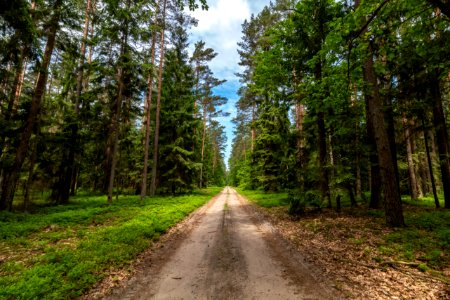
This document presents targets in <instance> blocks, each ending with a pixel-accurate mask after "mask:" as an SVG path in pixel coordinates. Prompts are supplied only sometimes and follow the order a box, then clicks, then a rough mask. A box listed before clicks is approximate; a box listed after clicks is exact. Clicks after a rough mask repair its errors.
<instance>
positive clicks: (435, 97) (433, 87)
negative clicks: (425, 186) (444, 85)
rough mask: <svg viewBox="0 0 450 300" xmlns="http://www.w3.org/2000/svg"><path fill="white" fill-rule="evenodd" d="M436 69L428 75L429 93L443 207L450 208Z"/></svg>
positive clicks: (449, 171) (449, 167) (446, 150)
mask: <svg viewBox="0 0 450 300" xmlns="http://www.w3.org/2000/svg"><path fill="white" fill-rule="evenodd" d="M437 74H438V73H437V71H434V73H432V74H431V75H430V93H431V97H432V101H433V125H434V128H435V130H436V140H437V146H438V152H439V165H440V167H441V174H442V186H443V188H444V203H445V208H450V160H449V154H450V153H449V152H450V146H449V140H448V132H447V125H446V123H445V114H444V109H443V107H442V97H441V90H440V87H439V76H438V75H437Z"/></svg>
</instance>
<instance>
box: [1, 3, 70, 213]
mask: <svg viewBox="0 0 450 300" xmlns="http://www.w3.org/2000/svg"><path fill="white" fill-rule="evenodd" d="M61 3H62V0H56V2H55V4H54V6H53V16H52V18H51V20H50V23H49V27H48V34H47V44H46V45H45V50H44V56H43V60H42V63H41V65H40V66H39V72H38V77H37V81H36V86H35V89H34V94H33V97H32V100H31V107H30V111H29V113H28V117H27V120H26V123H25V127H24V129H23V131H22V134H21V135H20V143H19V145H18V147H17V151H16V155H15V158H14V163H13V165H12V166H11V167H10V168H8V169H9V170H8V172H7V173H6V175H5V178H4V179H3V182H2V195H1V197H0V210H5V209H7V208H8V209H9V210H11V209H12V202H13V198H14V194H15V190H16V185H17V182H18V180H19V175H20V171H21V169H22V165H23V163H24V161H25V157H26V155H27V152H28V148H29V143H30V138H31V135H32V133H33V129H34V127H35V125H36V122H37V120H38V117H39V112H40V109H41V104H42V98H43V95H44V93H45V86H46V83H47V77H48V67H49V65H50V61H51V57H52V53H53V49H54V47H55V40H56V32H57V30H58V27H59V26H58V22H59V18H60V9H59V8H60V6H61Z"/></svg>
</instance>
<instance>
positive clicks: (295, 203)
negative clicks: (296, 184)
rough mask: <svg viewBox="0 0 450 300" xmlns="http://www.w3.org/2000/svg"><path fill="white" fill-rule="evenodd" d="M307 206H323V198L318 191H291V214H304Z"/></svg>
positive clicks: (319, 207)
mask: <svg viewBox="0 0 450 300" xmlns="http://www.w3.org/2000/svg"><path fill="white" fill-rule="evenodd" d="M307 207H313V208H314V209H316V210H320V209H321V207H322V200H321V196H320V193H319V192H318V191H313V190H309V191H307V192H306V193H302V192H301V191H296V190H293V191H290V192H289V209H288V213H289V214H290V215H302V214H304V213H305V209H306V208H307Z"/></svg>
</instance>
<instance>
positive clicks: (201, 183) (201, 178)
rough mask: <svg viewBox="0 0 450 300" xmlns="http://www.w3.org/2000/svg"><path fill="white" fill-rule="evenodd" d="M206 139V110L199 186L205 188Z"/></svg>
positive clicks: (204, 113)
mask: <svg viewBox="0 0 450 300" xmlns="http://www.w3.org/2000/svg"><path fill="white" fill-rule="evenodd" d="M205 139H206V110H204V112H203V133H202V152H201V154H202V160H201V163H202V165H201V167H200V181H199V188H203V159H204V157H205Z"/></svg>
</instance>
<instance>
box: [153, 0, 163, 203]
mask: <svg viewBox="0 0 450 300" xmlns="http://www.w3.org/2000/svg"><path fill="white" fill-rule="evenodd" d="M166 5H167V0H164V2H163V10H162V24H161V40H160V51H159V53H160V58H159V74H158V97H157V99H156V116H155V134H154V143H153V166H152V183H151V185H150V195H151V196H154V195H155V193H156V173H157V168H158V143H159V125H160V124H159V123H160V112H161V90H162V79H163V78H162V73H163V66H164V46H165V45H164V38H165V27H166V26H165V25H166V24H165V22H166Z"/></svg>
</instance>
